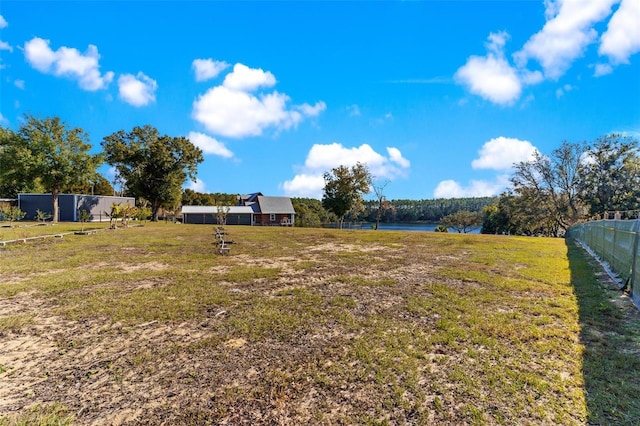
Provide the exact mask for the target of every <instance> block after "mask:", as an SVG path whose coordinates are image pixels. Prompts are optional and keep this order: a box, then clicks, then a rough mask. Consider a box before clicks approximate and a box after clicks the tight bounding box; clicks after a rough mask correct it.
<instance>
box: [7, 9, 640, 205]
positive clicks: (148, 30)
mask: <svg viewBox="0 0 640 426" xmlns="http://www.w3.org/2000/svg"><path fill="white" fill-rule="evenodd" d="M638 22H640V1H637V0H593V1H588V0H579V1H578V0H572V1H569V0H556V1H527V0H522V1H517V0H513V1H508V0H505V1H479V0H477V1H473V0H469V1H424V2H420V1H394V2H392V1H375V2H366V1H352V2H343V1H318V2H314V1H280V2H271V1H258V2H249V1H240V2H220V1H181V2H178V1H138V2H128V1H105V2H99V1H83V2H79V1H78V2H71V1H68V2H58V1H43V2H38V1H29V0H26V1H25V0H22V1H12V0H2V3H0V124H2V125H3V126H5V127H10V128H13V129H14V130H16V129H17V128H18V127H19V126H20V123H21V120H22V118H23V116H24V114H25V113H28V114H33V115H36V116H40V117H46V116H59V117H60V118H62V119H63V120H64V121H65V122H66V123H67V124H68V125H69V126H72V127H81V128H83V129H84V130H85V131H87V132H88V133H89V135H90V139H91V143H92V144H93V146H94V151H96V152H98V151H99V150H100V142H101V141H102V139H103V137H105V136H107V135H109V134H111V133H114V132H117V131H119V130H125V131H130V130H131V129H132V128H133V127H134V126H142V125H145V124H150V125H152V126H154V127H156V128H157V129H158V130H159V131H160V132H161V133H162V134H168V135H170V136H186V137H188V138H189V139H190V140H191V141H192V142H193V143H195V144H196V145H198V146H200V147H201V148H202V149H203V151H204V157H205V160H204V162H203V163H202V164H201V165H200V166H199V171H198V180H197V182H188V183H187V186H189V187H191V188H193V189H196V190H198V191H202V192H225V193H250V192H256V191H260V192H262V193H264V194H266V195H290V196H309V197H316V198H320V197H321V195H322V187H323V184H324V182H323V179H322V174H323V172H325V171H328V170H330V169H331V168H333V167H336V166H338V165H341V164H342V165H352V164H354V163H355V162H356V161H360V162H365V163H367V165H368V166H369V170H370V171H371V172H372V174H373V175H374V177H375V180H376V182H378V184H381V183H383V182H387V181H388V184H387V186H386V187H385V194H386V196H387V197H388V198H391V199H404V198H408V199H430V198H439V197H445V198H449V197H464V196H485V195H494V194H499V193H500V192H502V191H503V190H504V189H505V188H506V187H507V186H508V177H509V174H510V170H511V169H510V167H511V165H512V164H513V162H516V161H522V160H526V159H528V158H530V157H531V155H532V152H533V151H534V150H536V149H537V150H539V151H540V152H542V153H545V154H546V153H549V152H550V151H551V150H553V149H554V148H557V147H558V146H559V145H560V143H561V142H562V141H564V140H567V141H571V142H580V141H592V140H594V139H595V138H597V137H598V136H601V135H604V134H608V133H611V132H621V133H625V134H628V135H632V136H634V137H636V138H637V137H638V136H639V135H640V55H639V54H638V52H639V51H640V25H639V24H638ZM103 172H104V173H105V174H110V173H112V171H111V170H110V169H108V168H107V167H106V166H105V167H104V168H103Z"/></svg>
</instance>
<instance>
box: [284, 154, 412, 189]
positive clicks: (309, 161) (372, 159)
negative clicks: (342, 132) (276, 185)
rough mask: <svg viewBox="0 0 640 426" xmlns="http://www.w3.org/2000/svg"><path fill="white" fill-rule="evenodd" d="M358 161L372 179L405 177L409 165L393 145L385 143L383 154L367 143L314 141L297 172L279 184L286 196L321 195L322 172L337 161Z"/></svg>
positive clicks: (343, 163) (338, 162)
mask: <svg viewBox="0 0 640 426" xmlns="http://www.w3.org/2000/svg"><path fill="white" fill-rule="evenodd" d="M358 162H360V163H363V164H366V165H367V167H368V169H369V172H370V173H371V174H372V176H373V177H374V179H375V180H384V179H389V180H393V179H395V178H398V177H405V176H406V175H407V174H408V171H409V167H410V166H411V163H410V162H409V160H407V159H406V158H404V157H403V156H402V153H401V152H400V150H399V149H398V148H394V147H387V153H386V156H385V155H383V154H380V153H378V152H376V151H375V150H374V149H373V148H372V147H371V146H370V145H368V144H362V145H360V146H359V147H353V148H347V147H345V146H343V145H342V144H340V143H332V144H315V145H313V146H312V147H311V149H310V150H309V153H308V154H307V158H306V160H305V162H304V165H303V166H302V167H301V168H300V171H299V173H298V174H297V175H296V176H294V177H293V179H291V180H288V181H285V182H284V183H282V184H281V185H280V186H281V188H282V189H283V191H284V192H285V194H287V195H290V196H297V197H311V198H321V196H322V189H323V188H324V177H323V175H324V173H325V172H327V171H330V170H331V169H333V168H335V167H338V166H341V165H342V166H347V167H351V166H354V165H355V164H356V163H358Z"/></svg>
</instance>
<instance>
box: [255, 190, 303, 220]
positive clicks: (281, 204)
mask: <svg viewBox="0 0 640 426" xmlns="http://www.w3.org/2000/svg"><path fill="white" fill-rule="evenodd" d="M256 203H257V205H258V206H259V211H258V212H257V213H256V214H255V215H254V221H255V224H256V225H286V226H293V224H294V222H295V220H294V219H295V215H296V211H295V210H294V209H293V204H292V203H291V198H289V197H265V196H264V195H258V196H257V202H256Z"/></svg>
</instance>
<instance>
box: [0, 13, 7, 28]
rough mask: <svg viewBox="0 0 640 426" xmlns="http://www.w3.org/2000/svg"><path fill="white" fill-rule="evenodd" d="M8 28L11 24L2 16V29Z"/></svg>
mask: <svg viewBox="0 0 640 426" xmlns="http://www.w3.org/2000/svg"><path fill="white" fill-rule="evenodd" d="M8 26H9V24H8V23H7V21H6V20H5V19H4V17H3V16H2V15H0V29H2V28H7V27H8Z"/></svg>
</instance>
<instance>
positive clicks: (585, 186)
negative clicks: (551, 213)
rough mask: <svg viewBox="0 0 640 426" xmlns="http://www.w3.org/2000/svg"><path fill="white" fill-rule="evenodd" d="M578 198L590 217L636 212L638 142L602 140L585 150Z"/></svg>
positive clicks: (619, 138) (639, 198)
mask: <svg viewBox="0 0 640 426" xmlns="http://www.w3.org/2000/svg"><path fill="white" fill-rule="evenodd" d="M580 174H581V197H582V200H583V201H584V202H585V203H586V204H587V205H588V206H589V213H590V214H591V215H592V216H595V215H602V214H604V213H605V212H607V211H627V210H637V209H639V208H640V157H639V154H638V141H637V140H634V139H631V138H629V137H624V136H622V135H619V134H612V135H608V136H602V137H600V138H598V139H596V141H595V142H594V143H593V144H592V145H591V146H590V147H589V148H588V150H587V153H586V156H585V159H584V161H583V162H582V164H581V168H580Z"/></svg>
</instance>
